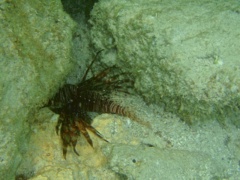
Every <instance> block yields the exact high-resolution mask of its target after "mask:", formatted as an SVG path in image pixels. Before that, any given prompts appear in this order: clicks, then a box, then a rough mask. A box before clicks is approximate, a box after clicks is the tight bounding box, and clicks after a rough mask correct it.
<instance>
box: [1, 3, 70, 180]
mask: <svg viewBox="0 0 240 180" xmlns="http://www.w3.org/2000/svg"><path fill="white" fill-rule="evenodd" d="M0 21H1V23H0V34H1V35H0V44H1V46H0V52H1V53H0V109H1V110H0V141H1V143H0V174H1V178H3V179H14V175H15V171H16V168H17V167H18V165H19V163H20V161H21V159H22V153H25V152H26V150H27V148H28V144H27V143H28V139H29V136H27V135H28V133H29V123H32V122H33V114H34V112H35V111H36V109H37V108H39V107H40V106H42V105H43V103H44V102H46V101H47V99H48V98H49V97H50V96H51V95H52V94H53V93H54V92H55V91H56V90H57V88H58V87H59V85H60V84H59V83H60V82H62V81H63V78H64V77H65V76H66V74H67V73H68V72H69V69H70V67H71V66H72V63H71V62H70V61H69V59H70V57H71V45H72V42H71V36H72V29H73V27H74V23H73V21H72V20H71V19H70V18H69V17H68V15H66V14H65V13H64V12H63V10H62V7H61V3H60V0H59V1H48V0H44V1H38V0H32V1H24V0H19V1H1V2H0Z"/></svg>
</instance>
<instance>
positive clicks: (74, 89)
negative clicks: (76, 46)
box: [45, 52, 134, 159]
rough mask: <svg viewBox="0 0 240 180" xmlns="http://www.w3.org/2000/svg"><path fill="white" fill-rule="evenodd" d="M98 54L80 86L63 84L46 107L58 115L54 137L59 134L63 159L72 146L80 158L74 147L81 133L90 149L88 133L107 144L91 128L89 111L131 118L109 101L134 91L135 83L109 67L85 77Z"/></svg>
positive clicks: (121, 108) (90, 142) (126, 111)
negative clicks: (117, 94)
mask: <svg viewBox="0 0 240 180" xmlns="http://www.w3.org/2000/svg"><path fill="white" fill-rule="evenodd" d="M98 54H99V52H98V53H97V55H96V56H95V58H94V60H93V61H92V62H91V63H90V65H89V66H88V68H87V70H86V72H85V74H84V75H83V77H82V79H81V81H80V82H79V83H77V84H75V85H73V84H65V85H64V86H63V87H61V88H60V89H59V91H58V92H57V93H56V94H55V96H54V97H53V98H51V99H50V100H49V102H48V104H47V105H46V106H45V107H49V108H50V109H51V110H52V111H53V112H54V113H57V114H59V119H58V123H57V126H56V132H57V134H58V133H59V132H60V136H61V140H62V149H63V157H64V158H65V159H66V154H67V148H68V146H72V147H73V150H74V152H75V153H76V154H77V155H79V154H78V152H77V151H76V148H75V147H76V144H77V140H78V137H79V136H80V135H81V134H82V135H83V136H84V137H85V138H86V140H87V142H88V143H89V144H90V145H91V146H92V147H93V142H92V140H91V138H90V136H89V134H88V131H91V132H92V133H93V134H95V135H96V136H97V137H99V138H100V139H102V140H104V141H106V142H108V141H107V140H106V139H105V138H104V137H103V136H102V135H101V133H100V132H98V131H97V130H96V129H95V128H94V127H93V126H91V123H92V118H91V117H90V116H89V114H88V112H97V113H114V114H118V115H121V116H127V117H130V118H131V117H133V113H132V112H130V111H129V109H128V108H126V107H124V106H122V105H120V104H119V103H117V102H115V101H114V100H113V99H112V98H111V94H112V93H115V94H116V93H123V94H129V93H130V92H129V89H133V83H134V81H133V78H132V76H131V75H130V73H126V72H122V71H121V70H120V69H119V68H117V67H116V66H111V67H106V68H104V69H103V70H102V71H100V72H98V73H97V74H96V75H92V77H90V78H87V77H88V76H89V71H90V70H91V69H92V66H93V64H94V62H95V60H96V59H97V56H98Z"/></svg>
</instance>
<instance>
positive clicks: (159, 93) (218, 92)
mask: <svg viewBox="0 0 240 180" xmlns="http://www.w3.org/2000/svg"><path fill="white" fill-rule="evenodd" d="M239 11H240V9H239V3H238V2H237V1H233V0H232V1H227V2H226V1H224V0H221V1H211V2H210V1H207V0H205V1H201V3H199V2H197V1H192V0H185V1H172V2H169V1H168V0H163V1H162V0H149V1H147V2H146V1H145V0H132V1H119V0H102V1H100V2H99V3H97V4H95V6H94V10H93V11H92V18H91V23H92V25H93V28H92V30H91V33H92V39H93V43H94V45H95V47H96V48H97V49H109V53H108V54H107V55H106V60H105V61H106V62H108V63H112V64H114V63H117V64H118V65H119V66H121V67H122V68H124V69H128V70H129V71H131V72H133V73H134V74H135V75H136V77H137V80H136V84H135V86H136V88H137V89H138V91H139V92H140V93H141V94H142V95H143V97H144V98H145V100H147V101H148V102H151V103H157V104H158V105H163V106H164V108H165V109H166V110H167V111H171V112H174V113H177V114H178V115H180V117H181V118H182V119H183V120H184V121H186V122H189V123H192V122H196V120H200V121H202V120H204V119H207V118H208V119H209V118H212V117H214V118H216V119H223V118H225V117H226V116H233V117H234V118H233V119H235V120H234V121H235V123H239V120H236V119H237V118H236V117H237V115H239V114H240V112H239V104H240V84H239V82H240V73H239V72H240V60H239V49H240V41H239V38H238V37H239V29H240V23H239V21H240V16H239ZM235 116H236V117H235Z"/></svg>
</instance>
